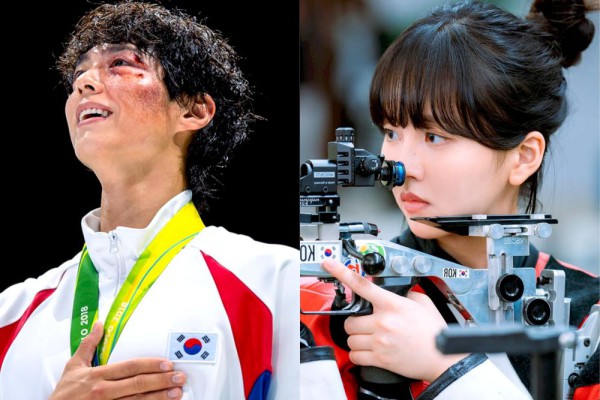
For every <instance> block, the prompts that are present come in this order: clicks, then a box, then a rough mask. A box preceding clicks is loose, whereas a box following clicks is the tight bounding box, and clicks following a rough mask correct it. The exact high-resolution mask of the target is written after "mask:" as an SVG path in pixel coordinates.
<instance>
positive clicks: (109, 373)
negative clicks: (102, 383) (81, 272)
mask: <svg viewBox="0 0 600 400" xmlns="http://www.w3.org/2000/svg"><path fill="white" fill-rule="evenodd" d="M103 368H104V374H103V376H104V378H105V379H108V380H117V379H125V378H129V377H132V376H136V375H140V374H151V373H164V372H169V371H172V370H173V363H172V362H170V361H169V360H167V359H164V358H155V357H148V358H134V359H131V360H126V361H120V362H117V363H114V364H107V365H105V366H104V367H103Z"/></svg>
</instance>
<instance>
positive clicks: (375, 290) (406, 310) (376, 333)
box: [322, 260, 466, 382]
mask: <svg viewBox="0 0 600 400" xmlns="http://www.w3.org/2000/svg"><path fill="white" fill-rule="evenodd" d="M322 265H323V268H324V269H325V270H327V271H328V272H329V273H330V274H331V275H333V276H334V277H336V278H337V279H338V280H339V281H340V282H342V283H343V284H344V285H345V286H346V287H348V288H349V289H350V290H352V292H354V293H356V294H358V295H359V296H361V297H362V298H364V299H365V300H367V301H369V302H370V303H371V304H372V306H373V313H372V314H371V315H366V316H360V317H348V319H346V322H345V324H344V329H345V330H346V333H348V335H350V336H349V337H348V346H349V347H350V354H349V356H350V361H352V362H353V363H354V364H357V365H363V366H375V367H379V368H383V369H386V370H388V371H392V372H395V373H397V374H399V375H402V376H405V377H407V378H413V379H419V380H425V381H428V382H432V381H434V380H435V379H436V378H437V377H438V376H440V375H441V374H442V373H443V372H444V371H445V370H446V369H448V368H449V367H450V366H452V364H454V363H456V362H457V361H459V360H461V359H462V358H464V357H465V356H466V354H462V355H460V354H452V355H445V354H442V353H440V352H439V351H438V350H437V348H436V347H435V337H436V336H437V335H438V333H439V332H440V331H441V330H442V329H444V328H445V327H446V326H447V325H446V322H445V321H444V319H443V318H442V316H441V315H440V313H439V312H438V310H437V309H436V308H435V305H434V304H433V302H432V301H431V300H430V299H429V297H427V296H426V295H424V294H421V293H416V292H409V293H408V295H407V297H402V296H398V295H397V294H394V293H392V292H390V291H387V290H385V289H383V288H380V287H379V286H377V285H375V284H373V283H372V282H370V281H369V280H367V279H365V278H363V277H362V276H360V275H359V274H357V273H356V272H354V271H352V270H350V269H348V268H346V267H345V266H344V265H343V264H341V263H339V262H337V261H333V260H326V261H324V262H323V264H322Z"/></svg>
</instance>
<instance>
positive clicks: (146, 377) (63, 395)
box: [50, 322, 185, 400]
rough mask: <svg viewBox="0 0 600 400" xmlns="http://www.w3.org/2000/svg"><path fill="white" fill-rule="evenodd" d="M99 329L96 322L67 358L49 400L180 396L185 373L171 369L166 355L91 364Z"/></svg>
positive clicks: (156, 399)
mask: <svg viewBox="0 0 600 400" xmlns="http://www.w3.org/2000/svg"><path fill="white" fill-rule="evenodd" d="M102 333H103V330H102V324H101V323H99V322H97V323H96V324H94V327H93V329H92V332H91V333H90V334H89V336H87V337H86V338H85V339H83V341H82V342H81V345H80V346H79V348H78V349H77V351H76V352H75V354H74V355H73V357H72V358H71V359H70V360H69V361H68V362H67V364H66V366H65V369H64V371H63V374H62V377H61V379H60V381H59V382H58V384H57V386H56V389H55V391H54V393H53V394H52V396H50V400H63V399H65V400H67V399H68V400H71V399H78V400H88V399H94V400H98V399H102V400H104V399H133V398H135V399H144V400H159V399H165V400H166V399H171V400H173V399H180V398H181V396H182V394H183V393H182V390H181V387H182V386H183V384H184V383H185V375H184V374H183V373H182V372H179V371H174V370H173V364H172V363H171V362H170V361H168V360H166V359H161V358H137V359H132V360H128V361H122V362H119V363H115V364H110V365H103V366H98V367H91V362H92V358H93V357H94V352H95V350H96V347H97V346H98V344H99V343H100V339H102Z"/></svg>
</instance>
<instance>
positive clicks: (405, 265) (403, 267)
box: [390, 256, 410, 275]
mask: <svg viewBox="0 0 600 400" xmlns="http://www.w3.org/2000/svg"><path fill="white" fill-rule="evenodd" d="M390 267H391V268H392V271H394V272H395V273H397V274H398V275H404V274H406V273H407V272H408V270H409V269H410V262H409V261H408V257H405V256H396V257H394V258H392V261H391V262H390Z"/></svg>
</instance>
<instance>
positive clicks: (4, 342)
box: [0, 289, 55, 369]
mask: <svg viewBox="0 0 600 400" xmlns="http://www.w3.org/2000/svg"><path fill="white" fill-rule="evenodd" d="M54 290H55V289H46V290H42V291H41V292H39V293H37V294H36V295H35V297H34V298H33V301H32V302H31V304H30V305H29V307H27V309H26V310H25V312H24V313H23V315H22V316H21V318H20V319H18V320H16V321H15V322H13V323H12V324H10V325H7V326H3V327H2V328H0V369H2V364H3V363H4V357H6V353H7V352H8V349H9V348H10V345H11V344H12V343H13V341H14V340H15V338H16V337H17V335H18V334H19V332H20V331H21V328H23V325H25V322H27V319H29V316H31V314H33V312H34V311H35V310H36V308H38V306H39V305H40V304H42V303H43V302H44V300H46V299H47V298H48V297H50V295H51V294H52V293H54Z"/></svg>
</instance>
